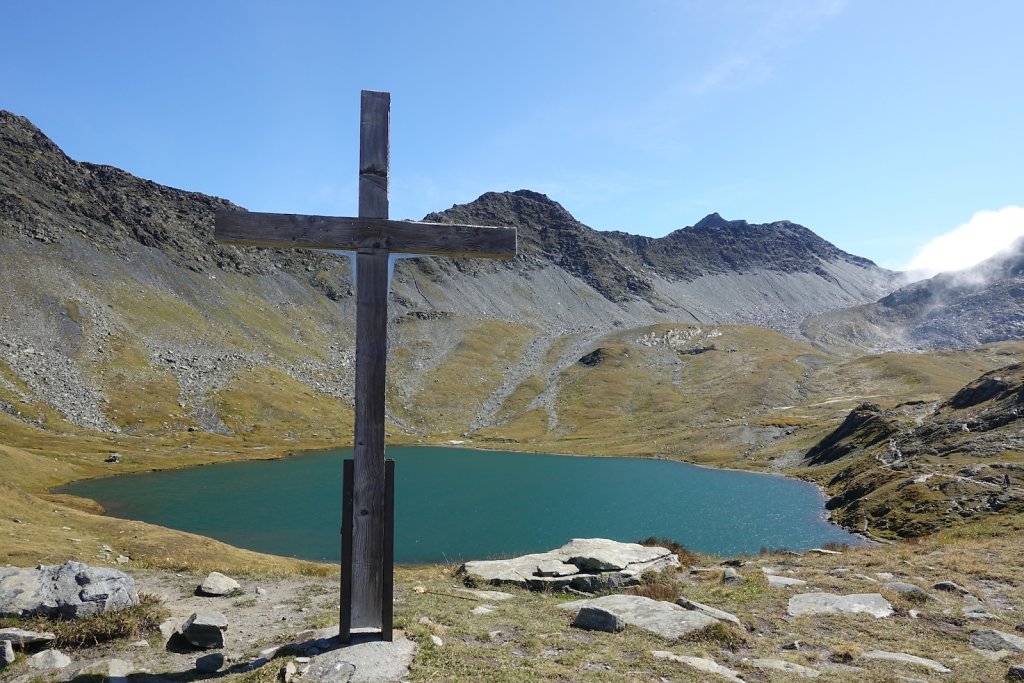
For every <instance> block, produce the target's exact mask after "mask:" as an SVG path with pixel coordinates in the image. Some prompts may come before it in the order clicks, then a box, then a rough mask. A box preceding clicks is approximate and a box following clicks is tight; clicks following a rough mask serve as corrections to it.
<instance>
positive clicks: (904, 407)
mask: <svg viewBox="0 0 1024 683" xmlns="http://www.w3.org/2000/svg"><path fill="white" fill-rule="evenodd" d="M1022 420H1024V365H1021V364H1019V363H1017V364H1013V365H1008V366H1006V367H1003V368H999V369H997V370H993V371H991V372H987V373H985V374H983V375H982V376H981V377H979V378H978V379H976V380H975V381H973V382H971V383H970V384H968V385H967V386H965V387H963V388H962V389H960V390H959V391H957V392H956V393H955V394H953V396H951V397H950V398H948V399H946V400H944V401H941V402H934V403H933V402H926V401H913V402H909V403H903V404H901V405H897V406H896V407H894V408H890V409H883V408H881V407H879V406H878V405H875V404H872V403H864V404H862V405H861V406H859V407H858V408H856V409H854V410H853V411H852V412H851V413H850V414H849V415H848V416H847V418H846V420H845V421H844V422H843V423H842V424H841V425H840V426H839V427H838V428H837V429H836V430H835V431H834V432H832V434H830V435H829V436H828V437H826V438H825V439H824V440H822V441H821V442H820V443H818V444H817V445H815V446H814V447H813V448H811V449H810V450H809V451H808V452H807V454H806V455H805V464H806V465H808V466H809V468H810V470H811V471H812V472H813V473H814V476H815V478H817V479H819V480H821V481H827V486H828V490H829V491H830V492H831V493H832V494H833V495H834V497H833V498H832V499H831V500H830V501H829V502H828V508H829V509H831V510H832V511H833V515H834V516H835V518H836V519H838V520H839V521H841V522H842V523H843V524H845V525H847V526H849V527H852V528H868V529H872V530H875V531H877V532H880V533H883V534H885V535H890V536H891V535H896V536H904V537H906V536H920V535H923V534H927V533H931V532H933V531H935V530H936V529H938V528H942V527H949V526H953V525H956V524H959V523H962V522H964V521H965V520H971V519H976V518H981V517H985V516H987V515H992V514H993V513H996V512H1021V511H1024V458H1022V453H1024V431H1022V429H1021V427H1022V425H1024V422H1022ZM814 470H819V471H817V472H814Z"/></svg>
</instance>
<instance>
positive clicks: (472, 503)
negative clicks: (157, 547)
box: [61, 446, 859, 564]
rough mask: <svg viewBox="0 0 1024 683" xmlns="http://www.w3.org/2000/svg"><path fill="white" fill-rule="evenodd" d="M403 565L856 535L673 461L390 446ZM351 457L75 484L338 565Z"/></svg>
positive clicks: (112, 508)
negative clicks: (566, 549) (651, 543)
mask: <svg viewBox="0 0 1024 683" xmlns="http://www.w3.org/2000/svg"><path fill="white" fill-rule="evenodd" d="M387 454H388V457H390V458H394V460H395V471H396V476H395V561H396V562H400V563H408V564H415V563H434V562H456V561H461V560H467V559H485V558H489V557H499V556H508V555H518V554H522V553H528V552H538V551H543V550H549V549H551V548H555V547H557V546H560V545H562V544H564V543H566V542H567V541H568V540H569V539H570V538H585V537H602V538H611V539H615V540H618V541H636V540H638V539H641V538H646V537H648V536H660V537H666V538H671V539H674V540H676V541H679V542H680V543H682V544H683V545H685V546H686V547H688V548H690V549H692V550H696V551H700V552H706V553H715V554H720V555H735V554H740V553H756V552H757V551H758V550H760V549H761V548H789V549H791V550H805V549H807V548H812V547H815V546H820V545H823V544H825V543H828V542H837V543H848V544H851V545H853V544H857V543H859V539H858V538H857V537H855V536H852V535H851V534H849V533H847V532H846V531H844V530H843V529H841V528H840V527H838V526H835V525H833V524H830V523H829V522H827V521H826V520H825V518H824V498H823V497H822V494H821V493H820V492H819V491H818V489H816V488H815V487H814V486H812V485H811V484H808V483H806V482H802V481H797V480H794V479H787V478H784V477H780V476H772V475H764V474H751V473H747V472H733V471H725V470H714V469H707V468H703V467H695V466H693V465H686V464H683V463H678V462H672V461H667V460H648V459H639V458H584V457H569V456H557V455H537V454H530V453H510V452H501V451H478V450H470V449H459V448H440V447H418V446H417V447H402V448H389V449H388V450H387ZM348 457H351V450H334V451H323V452H319V453H312V454H306V455H301V456H295V457H290V458H286V459H283V460H263V461H255V462H236V463H226V464H221V465H208V466H205V467H196V468H192V469H185V470H173V471H167V472H148V473H143V474H132V475H125V476H120V477H110V478H105V479H93V480H90V481H83V482H78V483H75V484H71V485H69V486H66V487H64V488H62V489H61V492H63V493H72V494H74V495H78V496H84V497H86V498H92V499H94V500H97V501H99V503H100V504H101V505H103V507H104V508H105V509H106V510H107V514H109V515H112V516H115V517H121V518H125V519H138V520H143V521H146V522H152V523H154V524H159V525H161V526H165V527H171V528H174V529H181V530H184V531H190V532H194V533H197V534H202V535H204V536H210V537H212V538H216V539H219V540H221V541H225V542H227V543H230V544H232V545H235V546H239V547H242V548H249V549H251V550H257V551H260V552H265V553H273V554H276V555H287V556H292V557H300V558H304V559H308V560H317V561H330V562H336V561H338V558H339V555H340V542H339V531H340V527H341V461H342V459H343V458H348Z"/></svg>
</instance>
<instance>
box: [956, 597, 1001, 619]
mask: <svg viewBox="0 0 1024 683" xmlns="http://www.w3.org/2000/svg"><path fill="white" fill-rule="evenodd" d="M963 599H964V606H963V609H962V612H963V615H964V616H965V617H967V618H968V619H998V617H996V616H995V615H994V614H992V613H990V612H989V611H988V609H987V608H986V607H985V604H984V603H983V602H982V601H981V600H979V599H978V598H976V597H975V596H973V595H965V596H963Z"/></svg>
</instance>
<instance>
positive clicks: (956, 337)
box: [805, 240, 1024, 350]
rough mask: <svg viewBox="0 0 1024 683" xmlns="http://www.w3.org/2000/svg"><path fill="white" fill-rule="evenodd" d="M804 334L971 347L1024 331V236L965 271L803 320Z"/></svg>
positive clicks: (865, 342)
mask: <svg viewBox="0 0 1024 683" xmlns="http://www.w3.org/2000/svg"><path fill="white" fill-rule="evenodd" d="M805 330H806V331H807V333H808V335H809V336H811V337H813V338H815V339H819V340H822V341H826V342H833V343H834V342H837V341H849V342H853V343H855V344H858V345H860V346H866V347H869V348H872V347H873V348H876V349H918V350H920V349H942V348H946V349H948V348H970V347H972V346H976V345H978V344H985V343H989V342H994V341H1000V340H1003V339H1020V338H1021V337H1022V336H1024V240H1018V241H1017V242H1016V243H1015V244H1013V245H1012V246H1011V247H1010V248H1008V249H1007V250H1005V251H1004V252H1002V253H1000V254H997V255H996V256H993V257H992V258H990V259H988V260H986V261H984V262H982V263H980V264H978V265H976V266H973V267H971V268H968V269H966V270H962V271H957V272H952V273H941V274H939V275H936V276H935V277H933V278H931V279H928V280H923V281H921V282H915V283H913V284H910V285H907V286H905V287H902V288H900V289H898V290H897V291H895V292H893V293H892V294H889V295H888V296H886V297H884V298H882V299H881V300H879V301H877V302H875V303H872V304H866V305H864V306H859V307H855V308H852V309H849V310H844V311H835V312H832V313H826V314H823V315H820V316H816V317H814V318H812V319H810V320H808V321H807V323H806V325H805Z"/></svg>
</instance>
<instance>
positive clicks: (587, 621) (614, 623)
mask: <svg viewBox="0 0 1024 683" xmlns="http://www.w3.org/2000/svg"><path fill="white" fill-rule="evenodd" d="M572 625H573V626H575V627H576V628H582V629H584V630H587V631H604V632H605V633H618V632H619V631H622V630H623V629H625V628H626V622H624V621H623V620H622V618H621V617H619V616H618V615H617V614H615V613H613V612H609V611H608V610H606V609H602V608H600V607H581V608H580V611H579V612H577V613H576V618H575V619H573V620H572Z"/></svg>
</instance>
